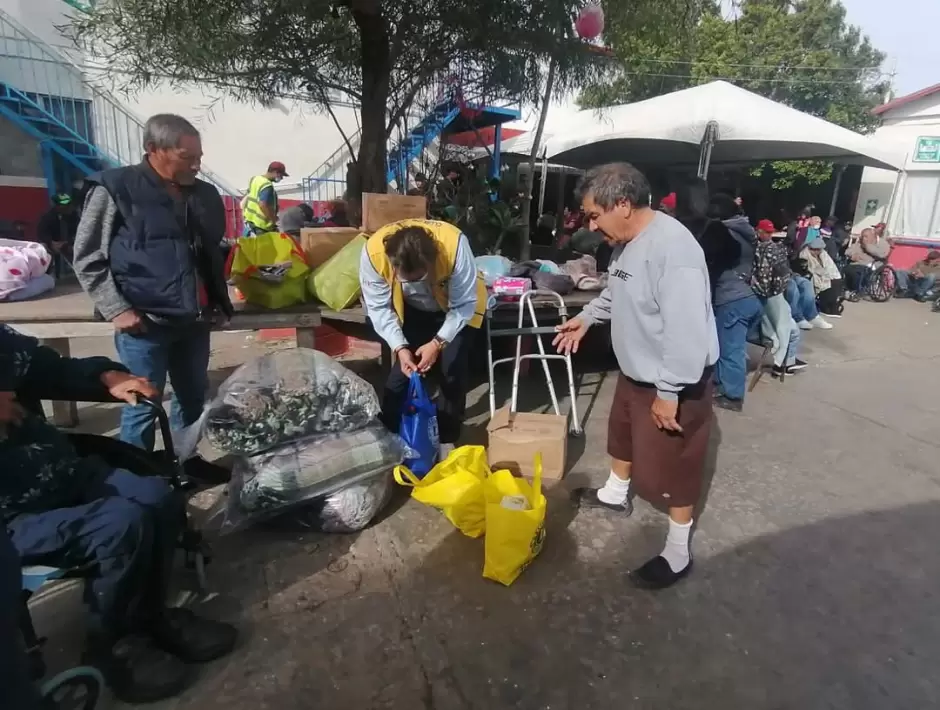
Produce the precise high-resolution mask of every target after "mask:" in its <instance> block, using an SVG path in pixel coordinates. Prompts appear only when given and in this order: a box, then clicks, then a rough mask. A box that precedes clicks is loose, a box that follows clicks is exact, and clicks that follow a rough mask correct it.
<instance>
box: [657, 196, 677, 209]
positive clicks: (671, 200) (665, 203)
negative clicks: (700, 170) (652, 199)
mask: <svg viewBox="0 0 940 710" xmlns="http://www.w3.org/2000/svg"><path fill="white" fill-rule="evenodd" d="M659 206H660V207H665V208H666V209H667V210H674V209H675V208H676V193H674V192H670V193H669V194H668V195H666V196H665V197H664V198H663V199H661V200H660V201H659Z"/></svg>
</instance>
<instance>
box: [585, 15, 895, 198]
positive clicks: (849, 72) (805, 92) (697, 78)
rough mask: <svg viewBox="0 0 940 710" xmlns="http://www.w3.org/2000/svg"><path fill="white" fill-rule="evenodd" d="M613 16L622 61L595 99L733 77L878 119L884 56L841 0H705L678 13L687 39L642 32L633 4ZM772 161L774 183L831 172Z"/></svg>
mask: <svg viewBox="0 0 940 710" xmlns="http://www.w3.org/2000/svg"><path fill="white" fill-rule="evenodd" d="M670 1H674V0H667V2H670ZM611 5H612V6H614V7H619V5H620V4H619V3H611ZM625 5H629V4H625ZM611 20H612V21H609V25H612V26H613V28H616V29H618V30H619V31H613V32H611V33H610V35H609V37H608V41H609V43H610V46H611V48H612V49H613V50H614V52H615V53H616V55H617V57H618V58H619V59H620V66H619V67H618V69H617V70H616V73H615V74H614V75H613V76H612V77H608V79H607V80H606V81H603V82H600V83H598V84H596V85H594V86H591V87H589V88H588V89H587V90H586V91H585V92H584V94H583V96H582V101H583V103H585V104H586V105H588V106H603V105H610V104H612V103H625V102H629V101H638V100H642V99H646V98H650V97H651V96H656V95H658V94H661V93H664V92H668V91H674V90H677V89H682V88H686V87H689V86H695V85H697V84H703V83H707V82H709V81H713V80H715V79H725V80H727V81H731V82H733V83H734V84H737V85H738V86H741V87H743V88H745V89H748V90H749V91H753V92H755V93H758V94H761V95H763V96H766V97H768V98H770V99H773V100H774V101H779V102H780V103H783V104H786V105H788V106H792V107H793V108H796V109H798V110H800V111H805V112H806V113H810V114H812V115H815V116H819V117H820V118H824V119H826V120H828V121H831V122H833V123H836V124H838V125H841V126H844V127H846V128H849V129H851V130H854V131H859V132H862V133H867V132H870V131H871V130H873V129H874V128H875V127H876V126H877V118H876V117H875V116H874V115H873V114H872V113H871V110H872V109H873V108H874V107H875V106H877V105H878V104H879V103H880V102H881V98H882V97H883V96H884V93H885V91H886V89H887V84H886V82H885V80H884V74H883V73H882V71H881V64H882V62H883V61H884V55H883V54H882V53H881V52H879V51H878V50H876V49H875V48H874V47H873V46H872V45H871V43H870V41H869V40H868V38H867V37H864V36H863V35H862V34H861V32H860V31H859V29H858V28H857V27H853V26H851V25H848V24H847V23H846V13H845V8H844V7H843V6H842V4H841V2H839V0H795V1H791V0H742V2H741V3H740V4H739V6H738V7H737V12H736V13H735V16H734V17H731V18H726V17H723V16H722V15H721V13H720V10H719V6H718V5H717V4H716V3H714V2H711V0H703V2H701V3H699V5H698V6H697V7H696V8H695V9H694V10H693V11H692V12H691V13H686V14H684V15H678V16H677V21H678V22H680V23H687V24H689V25H690V26H691V31H690V33H689V35H688V39H689V41H687V42H668V41H666V42H663V41H662V39H661V38H648V37H638V36H636V35H635V33H633V32H631V31H630V30H629V26H630V22H631V21H632V18H631V17H630V10H629V9H628V8H627V7H624V8H623V9H622V10H618V11H615V14H614V17H613V18H611ZM651 39H652V41H650V40H651ZM763 169H767V168H766V167H762V168H760V169H758V170H763ZM771 169H772V170H774V172H775V173H776V179H775V181H774V185H775V187H786V186H788V185H789V184H792V181H793V180H794V179H796V178H797V177H802V178H804V179H806V180H808V181H809V182H811V183H819V182H823V181H825V180H826V179H828V178H829V176H830V174H831V165H829V164H828V163H816V162H802V163H797V162H792V161H780V162H775V163H773V164H772V168H771Z"/></svg>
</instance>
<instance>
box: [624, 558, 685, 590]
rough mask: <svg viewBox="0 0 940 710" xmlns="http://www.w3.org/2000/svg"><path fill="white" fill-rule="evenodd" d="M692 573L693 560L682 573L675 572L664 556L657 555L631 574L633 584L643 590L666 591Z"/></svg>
mask: <svg viewBox="0 0 940 710" xmlns="http://www.w3.org/2000/svg"><path fill="white" fill-rule="evenodd" d="M691 571H692V560H691V559H690V560H689V564H687V565H686V566H685V569H683V570H682V571H681V572H673V571H672V567H670V566H669V563H668V562H667V561H666V558H665V557H663V556H662V555H657V556H656V557H654V558H653V559H651V560H650V561H649V562H647V563H646V564H645V565H643V566H642V567H640V568H639V569H638V570H634V571H633V572H632V573H631V574H630V578H631V579H632V580H633V583H634V584H635V585H636V586H638V587H640V588H642V589H666V588H667V587H671V586H672V585H673V584H675V583H676V582H678V581H679V580H680V579H682V578H683V577H687V576H688V575H689V572H691Z"/></svg>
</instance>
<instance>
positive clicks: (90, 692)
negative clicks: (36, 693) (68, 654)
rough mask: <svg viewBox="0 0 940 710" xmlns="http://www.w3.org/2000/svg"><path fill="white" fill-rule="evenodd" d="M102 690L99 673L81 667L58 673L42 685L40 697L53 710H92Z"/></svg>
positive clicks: (88, 667)
mask: <svg viewBox="0 0 940 710" xmlns="http://www.w3.org/2000/svg"><path fill="white" fill-rule="evenodd" d="M103 690H104V678H103V677H102V676H101V673H99V672H98V671H97V670H96V669H95V668H91V667H90V666H81V667H78V668H72V669H70V670H67V671H65V672H64V673H59V675H57V676H55V677H54V678H51V679H50V680H49V681H48V682H46V683H45V684H43V686H42V697H43V699H44V700H45V701H46V702H47V704H48V706H49V707H50V708H55V710H94V709H95V707H96V706H97V705H98V701H99V700H100V699H101V694H102V691H103ZM44 707H45V706H44Z"/></svg>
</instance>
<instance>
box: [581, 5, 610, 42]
mask: <svg viewBox="0 0 940 710" xmlns="http://www.w3.org/2000/svg"><path fill="white" fill-rule="evenodd" d="M574 29H575V31H576V32H577V33H578V37H580V38H581V39H594V38H595V37H597V36H598V35H600V33H601V32H603V31H604V10H603V9H602V8H601V6H600V5H588V6H587V7H585V8H583V9H582V10H581V12H580V13H579V14H578V19H576V20H575V21H574Z"/></svg>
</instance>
